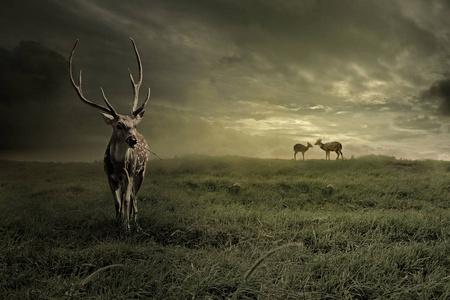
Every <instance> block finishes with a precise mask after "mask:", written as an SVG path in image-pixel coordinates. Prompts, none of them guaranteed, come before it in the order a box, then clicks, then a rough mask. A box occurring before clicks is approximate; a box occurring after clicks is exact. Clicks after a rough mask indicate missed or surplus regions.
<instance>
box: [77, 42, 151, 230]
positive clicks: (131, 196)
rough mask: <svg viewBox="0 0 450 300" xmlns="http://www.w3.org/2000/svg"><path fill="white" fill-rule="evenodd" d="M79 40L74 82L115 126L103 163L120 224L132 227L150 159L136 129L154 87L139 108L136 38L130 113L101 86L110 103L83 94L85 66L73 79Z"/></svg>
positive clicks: (140, 69)
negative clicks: (116, 105) (112, 101)
mask: <svg viewBox="0 0 450 300" xmlns="http://www.w3.org/2000/svg"><path fill="white" fill-rule="evenodd" d="M130 39H131V38H130ZM77 43H78V40H77V41H76V42H75V45H74V46H73V49H72V52H71V54H70V57H69V74H70V82H71V83H72V86H73V87H74V89H75V91H76V92H77V94H78V96H79V97H80V99H81V101H83V102H84V103H86V104H88V105H89V106H91V107H94V108H96V109H98V110H100V112H101V114H102V115H103V119H104V120H105V122H106V124H108V125H110V126H112V128H113V133H112V135H111V139H110V140H109V144H108V146H107V147H106V152H105V157H104V161H103V163H104V169H105V172H106V175H107V177H108V181H109V186H110V188H111V191H112V193H113V196H114V205H115V209H116V220H117V225H118V226H123V228H125V229H126V230H129V229H130V220H134V222H135V224H136V225H137V223H136V220H137V213H138V209H137V193H138V191H139V189H140V187H141V184H142V181H143V180H144V176H145V168H146V165H147V160H148V152H147V150H148V144H147V141H146V140H145V138H144V137H143V136H142V135H141V134H140V133H139V132H138V131H137V130H136V127H137V125H138V124H139V122H140V121H141V120H142V117H143V116H144V107H145V105H146V104H147V102H148V100H149V98H150V88H149V89H148V93H147V98H146V99H145V101H144V102H143V103H142V105H141V106H140V107H139V108H137V105H138V98H139V88H140V87H141V83H142V63H141V58H140V56H139V52H138V50H137V47H136V44H135V42H134V40H133V39H131V43H132V44H133V48H134V52H135V54H136V58H137V62H138V69H139V80H138V81H137V83H136V82H135V81H134V78H133V75H132V74H131V71H130V70H128V72H129V75H130V80H131V84H132V87H133V96H134V97H133V105H132V107H131V113H130V115H121V114H118V113H117V112H116V110H115V109H114V107H113V106H112V105H111V104H110V103H109V101H108V99H107V98H106V96H105V92H104V91H103V88H100V90H101V92H102V96H103V100H104V101H105V103H106V106H107V107H105V106H102V105H98V104H95V103H93V102H91V101H89V100H88V99H86V97H85V96H84V95H83V90H82V87H81V83H82V80H81V70H80V75H79V83H78V84H77V83H75V80H74V79H73V74H72V58H73V54H74V53H75V48H76V46H77Z"/></svg>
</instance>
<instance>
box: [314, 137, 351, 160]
mask: <svg viewBox="0 0 450 300" xmlns="http://www.w3.org/2000/svg"><path fill="white" fill-rule="evenodd" d="M314 145H319V147H320V148H321V149H322V150H323V151H325V152H326V153H325V159H328V160H329V159H330V151H334V152H336V154H337V157H336V160H337V159H339V154H340V155H341V158H342V159H344V155H343V154H342V151H341V150H342V145H341V143H339V142H331V143H326V144H322V139H318V140H317V142H316V143H315V144H314Z"/></svg>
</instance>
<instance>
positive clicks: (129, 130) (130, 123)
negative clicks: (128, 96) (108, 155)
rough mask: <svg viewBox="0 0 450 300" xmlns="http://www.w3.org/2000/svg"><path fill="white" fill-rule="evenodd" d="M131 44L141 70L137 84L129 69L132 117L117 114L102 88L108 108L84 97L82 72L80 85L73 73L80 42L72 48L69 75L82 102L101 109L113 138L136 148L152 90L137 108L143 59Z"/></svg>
mask: <svg viewBox="0 0 450 300" xmlns="http://www.w3.org/2000/svg"><path fill="white" fill-rule="evenodd" d="M130 40H131V43H132V44H133V48H134V52H135V54H136V59H137V61H138V69H139V80H138V82H137V83H136V82H135V81H134V78H133V75H132V74H131V71H130V69H128V73H129V75H130V80H131V85H132V87H133V105H132V106H131V112H130V115H121V114H118V113H117V112H116V110H115V109H114V107H113V106H112V105H111V104H110V103H109V101H108V99H107V98H106V96H105V92H104V91H103V88H100V90H101V92H102V96H103V100H104V101H105V103H106V106H107V107H105V106H103V105H99V104H95V103H93V102H91V101H90V100H88V99H86V97H85V96H84V95H83V90H82V87H81V85H82V76H81V74H82V71H81V70H80V75H79V80H78V84H76V83H75V80H74V79H73V72H72V58H73V55H74V53H75V48H76V46H77V44H78V40H77V41H76V42H75V45H74V46H73V48H72V52H71V54H70V57H69V74H70V82H71V83H72V86H73V87H74V89H75V91H76V92H77V94H78V96H79V97H80V99H81V101H83V102H84V103H86V104H88V105H89V106H92V107H94V108H97V109H99V110H100V111H101V112H102V115H103V119H104V120H105V122H106V124H108V125H111V126H112V127H113V136H112V139H113V140H115V141H119V142H125V143H126V144H127V145H128V146H129V147H131V148H134V146H135V145H136V143H137V139H136V127H137V125H138V124H139V122H140V121H141V119H142V117H143V116H144V112H145V111H144V108H145V106H146V105H147V102H148V100H149V99H150V88H149V89H148V93H147V98H146V99H145V101H144V102H143V103H142V105H141V106H140V107H139V108H137V105H138V98H139V89H140V87H141V84H142V77H143V76H142V63H141V58H140V56H139V52H138V50H137V47H136V43H135V42H134V40H133V39H132V38H130Z"/></svg>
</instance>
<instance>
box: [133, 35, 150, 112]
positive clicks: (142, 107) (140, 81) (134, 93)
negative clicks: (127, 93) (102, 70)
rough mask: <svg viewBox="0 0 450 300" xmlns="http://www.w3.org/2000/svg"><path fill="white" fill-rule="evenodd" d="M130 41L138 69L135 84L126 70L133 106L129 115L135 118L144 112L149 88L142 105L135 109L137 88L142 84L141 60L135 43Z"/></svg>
mask: <svg viewBox="0 0 450 300" xmlns="http://www.w3.org/2000/svg"><path fill="white" fill-rule="evenodd" d="M130 40H131V43H132V44H133V48H134V53H135V54H136V58H137V61H138V69H139V80H138V82H137V83H136V82H135V81H134V78H133V75H132V74H131V71H130V69H128V73H129V74H130V79H131V85H132V86H133V106H132V107H131V114H132V115H133V116H135V117H136V116H137V115H138V114H139V113H140V112H141V111H142V110H144V107H145V105H147V102H148V100H149V99H150V88H148V92H147V98H146V99H145V101H144V103H142V105H141V106H140V107H139V108H138V109H136V107H137V104H138V98H139V88H140V87H141V84H142V63H141V58H140V56H139V52H138V50H137V47H136V43H135V42H134V40H133V39H132V38H130Z"/></svg>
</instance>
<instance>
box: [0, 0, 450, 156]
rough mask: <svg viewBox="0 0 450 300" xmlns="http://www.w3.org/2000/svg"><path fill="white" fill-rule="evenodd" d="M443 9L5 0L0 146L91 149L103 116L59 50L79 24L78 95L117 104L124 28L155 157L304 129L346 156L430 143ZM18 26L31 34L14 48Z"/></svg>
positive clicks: (438, 121)
mask: <svg viewBox="0 0 450 300" xmlns="http://www.w3.org/2000/svg"><path fill="white" fill-rule="evenodd" d="M448 10H449V6H448V5H447V3H446V1H441V0H434V1H432V2H430V3H429V2H427V1H422V0H392V1H391V0H380V1H375V0H373V1H372V0H369V1H352V0H343V1H326V0H299V1H291V0H280V1H271V0H243V1H238V0H211V1H204V0H191V1H184V0H173V1H165V0H153V1H143V0H136V1H131V2H130V1H128V2H127V1H119V0H111V1H108V2H105V1H100V0H92V1H78V0H67V1H64V2H62V1H56V0H42V1H31V0H24V1H19V2H17V1H16V2H14V1H13V2H11V3H10V4H9V5H6V6H5V7H2V10H0V26H1V27H2V28H5V30H3V31H2V39H0V63H1V70H0V75H1V76H0V84H1V86H2V89H1V91H0V97H1V99H0V118H1V119H2V120H3V121H0V123H1V122H2V123H1V124H0V126H1V127H2V128H1V129H0V133H1V135H2V143H3V144H2V145H1V147H0V148H1V149H8V150H10V151H12V152H17V153H19V152H20V151H22V150H23V149H25V148H26V149H29V152H27V156H28V157H30V156H29V154H30V153H32V152H33V153H36V154H35V156H34V157H40V156H41V155H42V157H49V156H48V155H47V156H45V155H44V154H43V153H53V154H55V153H56V152H55V151H60V153H61V154H60V155H56V154H55V155H54V156H55V157H58V158H59V157H65V156H64V155H63V153H67V154H68V155H67V157H70V159H72V158H73V159H76V157H77V154H79V155H80V156H79V157H80V158H79V159H80V160H92V159H97V158H98V153H100V155H99V156H100V157H101V153H102V152H103V151H104V147H105V144H106V142H107V140H108V136H109V134H110V128H108V127H107V126H106V125H104V124H103V121H102V119H101V117H100V116H99V114H98V112H97V111H96V110H95V109H92V108H89V107H88V106H86V105H84V104H83V103H81V102H80V101H79V99H78V98H77V95H76V93H75V92H74V91H73V89H72V87H71V86H70V84H69V81H68V78H67V57H68V55H69V53H70V50H71V48H72V46H73V43H74V41H75V40H76V39H77V38H78V39H79V40H80V42H79V44H78V48H77V53H76V55H75V58H74V68H75V72H77V71H78V70H79V69H83V88H84V93H85V95H86V97H87V98H89V99H91V100H92V101H93V102H96V103H101V102H102V97H101V94H100V91H99V88H100V87H101V86H102V87H103V88H104V90H105V92H106V95H107V96H108V99H109V100H110V102H111V103H112V104H113V105H114V107H115V108H116V109H117V110H118V112H121V113H126V112H128V111H129V106H130V104H131V98H132V94H131V93H132V92H131V87H130V84H129V78H128V72H127V67H129V68H130V69H131V71H132V73H133V75H135V76H136V74H137V66H136V59H135V57H134V53H133V50H132V47H131V44H130V41H129V37H130V36H131V37H133V38H134V40H135V41H136V43H137V46H138V49H139V51H140V54H141V58H142V63H143V69H144V82H143V84H142V88H141V89H142V90H143V91H145V89H146V88H147V87H148V86H150V87H151V88H152V96H151V99H150V103H149V105H148V108H147V114H146V118H145V119H144V120H143V122H142V123H141V125H140V127H139V128H140V130H141V131H142V132H143V133H144V135H145V136H146V137H147V139H148V140H149V142H150V144H151V145H152V146H151V147H152V148H153V147H154V148H153V150H154V151H156V152H157V153H158V154H161V155H163V156H166V154H167V155H169V156H172V155H181V154H183V153H206V154H212V155H217V154H231V153H232V154H237V153H241V154H243V155H249V156H270V155H273V156H277V157H280V156H281V157H284V154H283V153H284V150H283V149H287V150H286V157H291V156H292V153H291V148H292V145H293V144H294V143H297V142H302V143H304V142H305V141H306V140H311V141H313V140H314V139H315V138H318V137H323V138H324V140H339V141H340V142H342V143H343V144H345V147H346V148H345V149H348V150H347V152H345V154H348V152H353V153H355V154H356V155H358V153H364V154H368V152H370V151H375V152H376V153H380V154H389V155H395V153H390V151H397V153H400V152H398V151H400V150H398V149H412V148H414V147H416V146H414V147H413V146H412V145H415V144H413V143H414V142H415V141H417V140H419V139H420V140H422V141H423V144H424V145H425V144H427V145H428V148H429V149H436V150H433V151H435V153H442V150H439V149H440V148H439V147H440V146H439V144H438V142H437V141H438V140H445V139H448V134H449V131H448V128H449V127H448V122H450V119H449V118H444V117H443V116H448V115H450V104H449V87H448V86H449V80H447V79H445V80H440V81H436V74H449V72H450V64H449V60H448V53H447V51H446V50H445V49H449V46H450V43H449V42H448V30H447V28H449V26H450V21H449V18H448ZM36 12H39V13H36ZM25 40H33V41H36V42H28V43H22V44H21V45H20V46H18V47H17V45H18V43H19V41H25ZM13 48H14V49H13ZM8 49H13V50H8ZM58 53H59V54H58ZM60 54H61V55H60ZM433 82H434V83H433ZM143 97H144V95H141V99H142V98H143ZM409 99H413V100H411V102H408V100H409ZM414 99H415V100H414ZM5 141H6V142H7V145H6V146H5ZM291 144H292V145H291ZM368 144H371V145H377V146H376V147H375V146H374V148H367V147H366V146H365V145H368ZM350 145H351V146H350ZM90 149H93V150H92V153H94V152H95V153H96V154H95V155H94V154H92V153H91V150H90ZM252 149H258V151H253V150H252ZM395 149H397V150H395ZM94 150H95V151H94ZM383 151H385V152H383ZM405 151H409V150H405ZM387 152H389V153H387ZM314 153H315V151H312V150H311V153H310V156H311V157H314ZM405 153H406V152H401V155H404V154H405ZM417 153H418V152H417V151H415V152H414V153H412V154H411V155H412V156H414V157H416V156H417V157H419V156H418V155H419V154H417ZM317 155H318V157H320V158H322V157H323V153H322V152H321V151H319V150H318V151H317ZM429 155H430V154H429V153H428V154H426V157H429ZM423 157H425V156H423ZM441 157H447V159H450V157H449V156H448V155H447V156H445V155H444V156H441ZM66 159H69V158H66ZM66 159H65V160H66Z"/></svg>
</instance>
